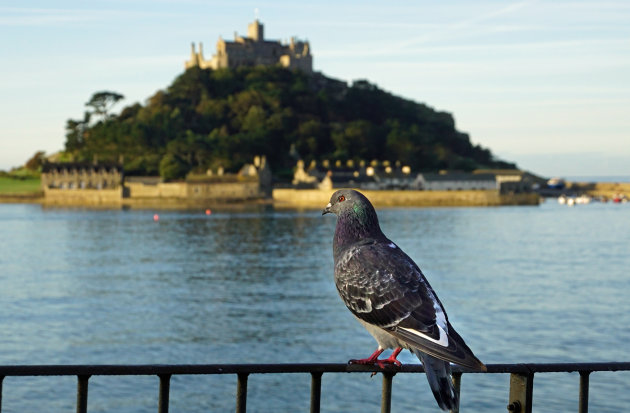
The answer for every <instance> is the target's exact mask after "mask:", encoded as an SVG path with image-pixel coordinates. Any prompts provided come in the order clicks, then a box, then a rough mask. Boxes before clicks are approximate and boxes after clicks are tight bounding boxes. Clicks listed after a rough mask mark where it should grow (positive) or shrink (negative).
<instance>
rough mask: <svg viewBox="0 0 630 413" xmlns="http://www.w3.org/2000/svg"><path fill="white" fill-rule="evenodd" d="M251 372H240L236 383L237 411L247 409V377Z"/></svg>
mask: <svg viewBox="0 0 630 413" xmlns="http://www.w3.org/2000/svg"><path fill="white" fill-rule="evenodd" d="M248 376H249V373H238V380H237V383H236V413H245V412H246V411H247V377H248Z"/></svg>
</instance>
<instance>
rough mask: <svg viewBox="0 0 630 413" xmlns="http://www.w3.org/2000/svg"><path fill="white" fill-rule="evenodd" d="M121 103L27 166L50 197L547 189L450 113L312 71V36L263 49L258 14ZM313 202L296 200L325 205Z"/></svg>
mask: <svg viewBox="0 0 630 413" xmlns="http://www.w3.org/2000/svg"><path fill="white" fill-rule="evenodd" d="M123 99H124V96H123V95H122V94H120V93H117V92H113V91H100V92H96V93H94V95H93V96H92V97H91V99H90V100H89V101H88V102H87V103H86V107H87V108H88V110H86V112H85V113H84V115H83V117H82V118H79V119H68V121H67V123H66V143H65V149H64V150H63V151H62V152H60V153H58V154H56V155H54V156H45V155H44V154H43V153H39V152H38V153H37V154H36V155H35V156H34V157H33V158H32V159H31V160H29V161H28V162H27V165H26V167H25V169H26V170H28V171H32V173H33V174H34V175H35V179H39V176H40V174H41V185H42V191H41V194H43V195H44V200H46V201H47V202H49V203H70V204H114V205H117V204H122V205H127V204H129V205H132V204H139V203H143V202H144V203H147V202H148V203H157V204H160V203H163V204H164V203H174V204H178V203H183V204H187V203H192V204H198V203H204V202H219V201H225V202H243V201H247V202H250V201H255V202H267V201H269V202H271V201H270V200H271V199H272V193H273V194H274V196H273V199H274V200H278V199H281V201H280V202H281V203H287V196H286V194H288V193H290V192H286V191H293V190H298V189H301V190H304V191H322V193H323V192H326V193H328V192H330V190H332V189H333V188H338V187H341V186H344V187H355V188H361V189H364V190H376V191H385V190H395V191H405V193H406V194H407V195H408V196H407V195H405V197H402V198H401V197H398V199H406V200H407V201H405V202H404V203H403V204H404V205H428V204H431V202H432V203H433V204H437V205H501V204H505V203H513V204H523V203H525V204H532V203H537V202H538V198H537V195H536V194H535V193H534V192H533V190H532V189H533V188H535V186H536V185H541V184H542V183H543V182H544V180H543V179H542V178H540V177H536V176H535V175H533V174H531V173H527V172H525V171H520V170H518V168H517V167H516V165H515V164H514V163H511V162H509V161H504V160H501V159H498V158H497V157H496V156H495V155H493V154H492V152H491V151H490V149H488V148H484V147H482V146H480V145H476V144H473V143H472V142H471V141H470V138H469V136H468V134H466V133H464V132H461V131H458V130H457V129H456V126H455V120H454V118H453V116H452V115H451V114H450V113H447V112H443V111H436V110H434V109H433V108H431V107H429V106H428V105H426V104H424V103H418V102H414V101H411V100H408V99H405V98H402V97H399V96H395V95H393V94H391V93H389V92H387V91H384V90H382V89H380V88H379V87H378V86H377V85H375V84H372V83H370V82H368V81H367V80H364V79H359V80H354V81H352V82H350V83H349V82H346V81H342V80H338V79H333V78H330V77H327V76H325V75H324V74H322V73H319V72H315V71H313V57H312V54H311V47H310V44H309V43H308V42H307V41H301V40H297V39H295V38H291V41H290V42H289V43H286V44H285V43H281V42H279V41H274V40H267V39H265V38H264V25H263V24H262V23H261V22H260V21H258V19H256V20H255V21H254V22H252V23H251V24H249V26H248V31H247V36H239V35H237V34H235V36H234V41H225V40H223V39H222V38H219V40H218V42H217V46H216V52H215V53H214V54H213V56H212V57H211V59H209V60H206V59H205V57H204V55H203V49H202V45H201V44H199V49H198V51H197V50H196V49H195V45H194V44H193V45H192V50H191V55H190V58H189V60H188V61H186V62H185V71H184V73H182V74H180V75H179V76H178V77H177V78H176V79H175V80H174V81H173V82H172V83H171V84H170V85H168V86H167V87H166V88H165V89H163V90H160V91H158V92H156V93H155V94H154V95H153V96H151V97H149V98H148V99H147V101H146V103H145V104H144V105H143V104H140V103H134V104H132V105H129V106H127V107H124V108H123V109H122V110H121V111H120V113H119V114H113V113H112V111H111V109H112V107H113V106H114V105H115V104H117V103H118V102H120V101H121V100H123ZM283 191H285V192H283ZM439 191H442V192H443V195H440V196H437V195H436V194H438V192H439ZM470 191H473V193H472V195H471V194H470V193H468V192H470ZM484 191H485V192H484ZM0 192H2V191H0ZM413 192H417V193H423V194H424V195H414V196H411V195H410V194H412V193H413ZM465 192H466V193H465ZM482 192H483V193H485V195H483V196H479V194H481V193H482ZM9 193H10V191H9ZM306 193H307V192H300V194H302V195H299V196H298V195H296V194H293V195H291V197H293V199H298V198H303V199H308V198H309V197H311V196H316V197H318V196H319V195H312V194H311V195H305V194H306ZM429 193H431V195H428V194H429ZM5 194H6V192H5ZM276 195H277V196H276ZM16 196H17V195H16ZM296 197H297V198H296ZM18 198H20V197H19V196H18ZM5 199H8V198H6V197H5ZM383 199H386V198H383ZM448 199H450V200H451V201H449V200H448ZM427 200H432V201H427ZM298 203H300V202H298ZM377 203H378V201H377Z"/></svg>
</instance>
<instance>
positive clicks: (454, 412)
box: [450, 372, 462, 413]
mask: <svg viewBox="0 0 630 413" xmlns="http://www.w3.org/2000/svg"><path fill="white" fill-rule="evenodd" d="M452 376H453V388H454V389H455V397H456V399H457V404H456V405H455V408H454V409H451V411H450V413H459V392H460V388H461V386H462V373H460V372H455V373H453V374H452Z"/></svg>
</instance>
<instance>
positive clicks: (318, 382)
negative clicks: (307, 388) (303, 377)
mask: <svg viewBox="0 0 630 413" xmlns="http://www.w3.org/2000/svg"><path fill="white" fill-rule="evenodd" d="M322 374H323V373H322V372H316V371H313V372H311V413H319V411H320V405H321V399H322Z"/></svg>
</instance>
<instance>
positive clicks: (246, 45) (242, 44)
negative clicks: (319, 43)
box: [184, 19, 313, 73]
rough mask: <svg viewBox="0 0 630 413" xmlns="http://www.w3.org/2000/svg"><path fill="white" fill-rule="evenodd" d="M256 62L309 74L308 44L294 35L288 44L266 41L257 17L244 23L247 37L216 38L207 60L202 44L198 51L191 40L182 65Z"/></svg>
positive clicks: (230, 65)
mask: <svg viewBox="0 0 630 413" xmlns="http://www.w3.org/2000/svg"><path fill="white" fill-rule="evenodd" d="M259 65H263V66H273V65H280V66H282V67H285V68H288V69H299V70H302V71H303V72H305V73H312V72H313V58H312V56H311V51H310V46H309V43H308V42H305V41H300V40H297V39H296V38H294V37H292V38H291V41H290V42H289V44H283V43H281V42H279V41H277V40H265V38H264V25H263V24H262V23H261V22H259V21H258V19H256V20H255V21H254V22H253V23H250V24H249V25H248V26H247V37H243V36H239V35H238V34H236V33H235V34H234V41H232V42H231V41H226V40H223V38H221V37H219V40H218V41H217V45H216V53H215V54H214V55H213V56H212V58H211V59H210V60H206V59H205V58H204V56H203V44H202V43H201V42H200V43H199V51H197V50H195V44H194V43H193V44H192V47H191V54H190V60H188V61H186V62H185V64H184V66H185V68H186V69H188V68H191V67H196V66H198V67H200V68H202V69H206V68H210V69H220V68H236V67H239V66H259Z"/></svg>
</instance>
